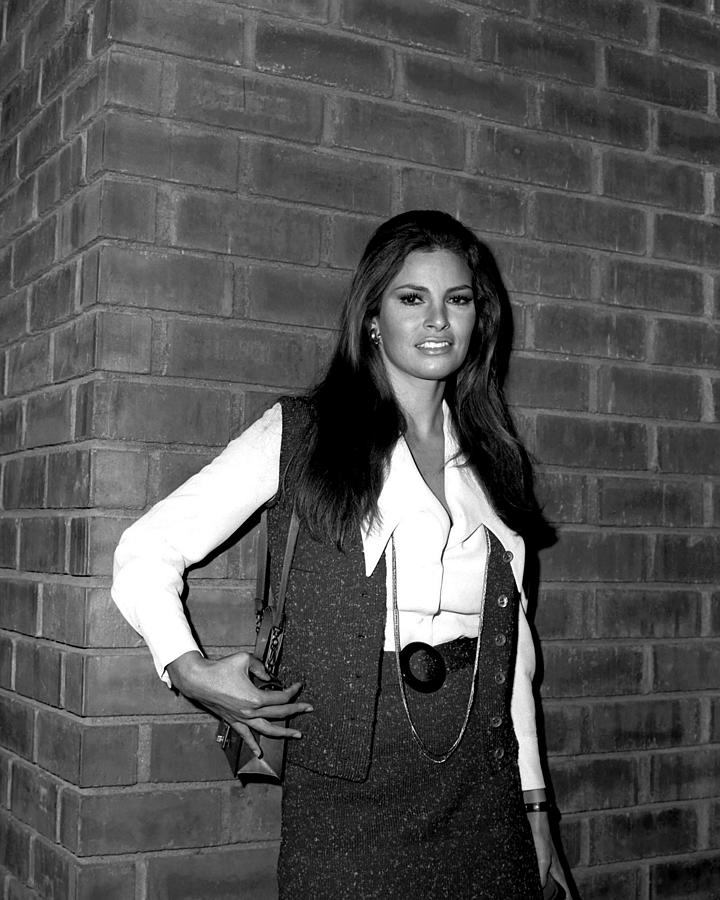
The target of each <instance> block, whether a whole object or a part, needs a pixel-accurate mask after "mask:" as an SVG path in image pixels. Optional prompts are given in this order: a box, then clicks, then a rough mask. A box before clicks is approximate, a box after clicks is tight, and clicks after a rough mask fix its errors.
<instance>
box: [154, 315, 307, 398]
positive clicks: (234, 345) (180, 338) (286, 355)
mask: <svg viewBox="0 0 720 900" xmlns="http://www.w3.org/2000/svg"><path fill="white" fill-rule="evenodd" d="M168 346H169V353H168V360H167V364H166V366H165V372H166V374H167V375H171V376H173V375H175V376H182V377H185V378H210V379H213V380H215V379H217V380H221V381H233V382H245V383H250V384H265V385H274V386H278V387H280V386H288V387H290V386H291V387H293V388H297V387H298V386H302V385H308V384H310V382H312V381H313V380H314V379H315V378H316V377H317V374H318V358H317V344H316V343H315V342H314V341H313V340H312V339H309V338H308V337H306V336H305V335H301V334H284V333H280V332H274V331H270V330H266V329H258V328H248V327H246V326H244V325H242V324H239V323H235V322H233V323H219V322H218V323H216V322H194V321H180V320H176V321H174V322H171V323H170V325H169V330H168Z"/></svg>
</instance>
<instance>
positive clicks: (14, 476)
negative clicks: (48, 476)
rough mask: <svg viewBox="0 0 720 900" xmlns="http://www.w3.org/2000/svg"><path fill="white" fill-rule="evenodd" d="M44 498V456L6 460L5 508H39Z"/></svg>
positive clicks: (4, 478)
mask: <svg viewBox="0 0 720 900" xmlns="http://www.w3.org/2000/svg"><path fill="white" fill-rule="evenodd" d="M44 500H45V457H44V456H23V457H19V458H17V459H11V460H8V462H7V463H6V464H5V470H4V477H3V506H4V507H5V509H41V508H42V506H43V503H44Z"/></svg>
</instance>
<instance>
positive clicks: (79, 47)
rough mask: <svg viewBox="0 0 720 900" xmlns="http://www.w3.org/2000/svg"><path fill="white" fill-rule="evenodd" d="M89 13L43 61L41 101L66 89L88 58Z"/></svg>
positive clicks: (74, 25) (72, 26) (76, 23)
mask: <svg viewBox="0 0 720 900" xmlns="http://www.w3.org/2000/svg"><path fill="white" fill-rule="evenodd" d="M89 34H90V28H89V13H87V12H86V13H83V14H82V15H81V16H80V18H79V19H78V20H77V21H76V22H74V23H73V24H72V25H71V27H70V28H69V29H68V30H67V31H66V32H65V34H64V35H63V38H62V40H61V41H60V42H59V43H58V44H57V45H56V46H55V47H53V48H52V50H51V51H50V52H49V53H48V55H47V56H46V57H45V59H44V61H43V79H42V92H41V100H42V102H43V103H45V101H46V100H47V98H48V97H50V96H52V94H54V93H55V92H56V91H58V90H59V89H61V88H62V87H64V86H65V85H66V84H67V83H68V81H69V80H70V78H71V77H72V76H73V75H74V74H75V72H77V70H78V69H79V68H80V67H81V66H82V65H83V64H84V63H85V61H86V60H87V57H88V43H89Z"/></svg>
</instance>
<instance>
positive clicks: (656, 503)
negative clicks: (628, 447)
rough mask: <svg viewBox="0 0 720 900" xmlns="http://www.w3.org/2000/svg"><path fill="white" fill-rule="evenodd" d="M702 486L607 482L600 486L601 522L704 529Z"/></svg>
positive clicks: (623, 480) (651, 482) (599, 516)
mask: <svg viewBox="0 0 720 900" xmlns="http://www.w3.org/2000/svg"><path fill="white" fill-rule="evenodd" d="M702 509H703V502H702V489H701V486H700V485H699V484H692V483H690V484H687V483H685V482H671V483H667V482H663V481H648V480H645V479H632V480H630V479H627V478H617V479H613V478H605V479H601V480H600V481H599V483H598V521H599V522H600V524H602V525H624V526H628V525H630V526H632V525H637V526H641V525H644V526H648V525H656V526H667V527H670V528H672V527H681V528H682V527H685V528H691V527H695V528H698V527H702V525H703V514H702Z"/></svg>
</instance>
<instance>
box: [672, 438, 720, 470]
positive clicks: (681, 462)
mask: <svg viewBox="0 0 720 900" xmlns="http://www.w3.org/2000/svg"><path fill="white" fill-rule="evenodd" d="M658 468H659V470H660V471H661V472H682V473H683V474H689V475H691V474H698V475H717V474H718V473H720V460H718V453H717V434H716V431H715V429H714V428H713V427H710V428H688V427H679V428H672V427H662V428H659V429H658Z"/></svg>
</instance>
